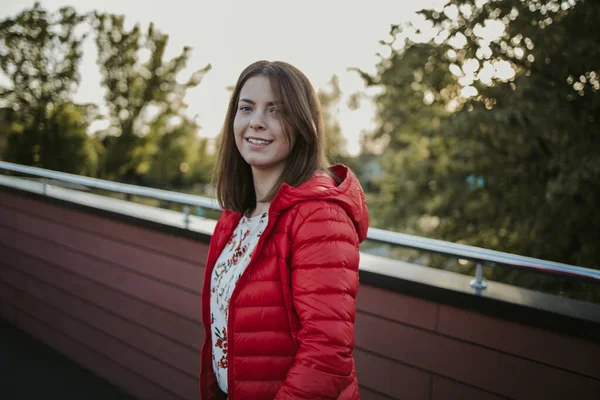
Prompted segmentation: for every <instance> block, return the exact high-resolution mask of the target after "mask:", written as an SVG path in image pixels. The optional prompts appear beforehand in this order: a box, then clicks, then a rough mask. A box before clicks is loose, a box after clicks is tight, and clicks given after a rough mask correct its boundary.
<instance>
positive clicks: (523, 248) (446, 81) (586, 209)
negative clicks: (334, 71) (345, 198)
mask: <svg viewBox="0 0 600 400" xmlns="http://www.w3.org/2000/svg"><path fill="white" fill-rule="evenodd" d="M478 4H479V3H478ZM421 15H422V16H423V17H424V22H425V24H426V23H429V26H430V27H432V28H434V31H435V32H434V34H433V35H432V36H431V37H430V38H423V34H422V33H421V34H420V33H419V31H418V30H417V28H415V26H412V25H407V26H404V27H400V26H393V27H392V29H391V31H390V35H391V40H390V41H389V42H387V45H388V46H389V48H390V50H391V54H390V56H389V57H385V58H382V61H381V63H380V64H379V66H378V72H377V73H376V74H375V75H373V76H370V75H368V74H365V73H361V75H362V76H363V78H364V79H365V81H366V82H367V84H369V85H378V86H382V87H383V89H384V90H383V91H382V92H381V94H380V95H379V96H378V97H377V99H376V101H377V106H378V117H379V124H378V126H379V128H378V130H377V131H376V132H375V135H374V137H375V138H378V137H379V138H384V139H386V140H388V141H389V145H388V146H387V148H386V151H385V152H384V154H383V155H382V161H381V163H382V165H383V168H384V170H385V171H386V173H385V175H384V178H383V179H382V180H381V181H380V182H379V184H378V193H377V199H376V200H375V205H376V206H375V207H372V210H373V211H374V217H375V221H376V223H377V224H378V225H379V226H381V227H383V228H391V229H398V230H402V231H408V232H413V233H417V234H422V235H427V236H431V237H436V238H442V239H444V240H449V241H455V242H461V243H469V244H473V245H478V246H482V247H487V248H492V249H497V250H502V251H507V252H512V253H517V254H524V255H528V256H533V257H539V258H543V259H549V260H554V261H559V262H566V263H570V264H576V265H582V266H587V267H596V268H597V267H598V266H599V265H600V248H599V247H598V246H597V240H598V226H600V213H599V212H598V211H597V204H599V203H600V137H599V135H598V133H599V132H600V129H599V126H598V118H599V115H600V112H599V111H600V110H599V107H600V93H599V91H600V84H599V81H598V79H599V76H600V70H599V66H598V62H597V60H598V59H600V54H599V53H600V47H599V46H598V43H600V32H599V31H598V29H596V26H597V25H598V23H600V5H599V4H598V3H597V2H591V1H578V2H574V5H570V4H569V3H566V2H560V1H553V0H545V1H544V0H538V1H534V0H530V1H520V0H495V1H489V2H487V3H485V4H483V5H482V6H481V7H477V6H476V5H475V2H473V1H470V0H453V1H451V2H450V3H449V4H448V5H447V6H446V7H445V9H444V10H443V11H441V12H440V10H424V11H422V12H421ZM493 21H496V24H497V25H498V24H501V25H500V26H502V25H503V26H504V31H503V32H502V33H501V35H500V36H499V37H497V38H496V39H494V40H492V42H490V43H488V41H486V40H485V38H484V37H483V36H485V34H484V31H482V28H484V27H490V26H494V22H493ZM460 42H462V43H460ZM494 274H495V275H496V276H497V277H499V278H505V279H508V280H509V281H510V282H512V283H524V284H527V285H529V286H532V287H541V286H543V287H550V288H552V289H553V290H556V291H562V290H565V288H568V287H570V286H569V285H570V284H563V283H560V284H559V283H556V282H553V281H552V282H551V281H550V280H548V279H544V278H539V277H536V278H531V277H527V278H523V279H521V278H519V276H517V275H514V274H513V273H512V272H511V273H510V276H507V274H508V273H507V272H506V271H505V270H502V269H495V270H494ZM520 281H522V282H520Z"/></svg>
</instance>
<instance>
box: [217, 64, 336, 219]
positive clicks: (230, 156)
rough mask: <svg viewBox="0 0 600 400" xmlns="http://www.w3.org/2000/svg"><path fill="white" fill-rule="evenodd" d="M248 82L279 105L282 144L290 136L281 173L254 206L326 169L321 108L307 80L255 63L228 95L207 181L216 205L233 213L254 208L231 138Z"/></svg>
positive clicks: (282, 67) (244, 166) (246, 169)
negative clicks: (263, 81) (263, 87)
mask: <svg viewBox="0 0 600 400" xmlns="http://www.w3.org/2000/svg"><path fill="white" fill-rule="evenodd" d="M254 76H265V77H267V78H268V79H269V81H270V83H271V87H272V88H273V94H274V95H275V97H276V99H275V100H276V101H279V102H281V105H282V111H283V112H282V113H281V117H280V118H282V126H283V129H284V133H285V135H286V137H287V138H288V141H289V139H290V135H291V133H292V132H294V133H295V134H296V143H295V144H294V147H293V148H292V149H291V151H290V154H289V155H288V157H287V158H286V160H285V168H284V171H283V173H282V174H281V176H280V177H279V180H278V181H277V182H276V183H275V185H274V186H273V188H271V190H270V191H269V193H267V195H266V196H265V197H264V198H262V199H259V200H260V201H264V202H268V201H272V200H273V198H274V197H275V195H276V194H277V191H278V190H279V187H280V186H281V185H282V184H283V183H287V184H289V185H290V186H293V187H296V186H298V185H300V184H301V183H303V182H305V181H306V180H308V179H310V178H311V177H312V176H313V175H314V174H315V173H316V172H317V171H325V170H326V168H327V167H328V166H329V164H328V162H327V157H326V156H325V137H324V134H323V122H322V118H321V106H320V104H319V100H318V98H317V95H316V93H315V90H314V89H313V87H312V85H311V83H310V81H309V80H308V78H307V77H306V76H305V75H304V74H303V73H302V72H301V71H300V70H298V69H297V68H296V67H294V66H292V65H290V64H288V63H285V62H282V61H272V62H271V61H257V62H255V63H253V64H251V65H249V66H248V67H246V69H244V70H243V71H242V73H241V74H240V76H239V78H238V81H237V83H236V85H235V88H234V90H233V93H232V95H231V99H230V101H229V107H228V108H227V114H226V116H225V123H224V125H223V132H222V135H221V142H220V147H219V152H218V156H217V165H216V168H215V173H214V175H213V186H214V187H215V189H216V194H217V199H218V200H219V204H220V205H221V207H223V208H225V209H228V210H233V211H237V212H246V211H247V210H251V209H254V208H255V207H256V192H255V189H254V180H253V179H252V169H251V167H250V165H249V164H248V163H247V162H246V161H245V160H244V158H243V157H242V155H241V154H240V152H239V150H238V148H237V146H236V144H235V137H234V132H233V121H234V118H235V114H236V112H237V108H238V107H237V104H238V102H239V96H240V91H241V90H242V87H243V86H244V84H245V83H246V81H247V80H248V79H250V78H252V77H254Z"/></svg>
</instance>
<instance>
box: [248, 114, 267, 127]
mask: <svg viewBox="0 0 600 400" xmlns="http://www.w3.org/2000/svg"><path fill="white" fill-rule="evenodd" d="M264 127H265V125H264V123H263V121H262V118H261V117H260V115H258V113H257V114H255V115H254V116H253V117H252V120H250V128H251V129H254V130H260V129H263V128H264Z"/></svg>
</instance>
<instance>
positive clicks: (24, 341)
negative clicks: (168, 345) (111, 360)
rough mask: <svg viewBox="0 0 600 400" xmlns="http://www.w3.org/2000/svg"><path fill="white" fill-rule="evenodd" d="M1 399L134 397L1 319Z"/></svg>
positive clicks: (129, 399) (116, 399) (115, 399)
mask: <svg viewBox="0 0 600 400" xmlns="http://www.w3.org/2000/svg"><path fill="white" fill-rule="evenodd" d="M0 399H2V400H30V399H32V400H33V399H36V400H38V399H44V400H54V399H57V400H58V399H61V400H63V399H64V400H67V399H77V400H101V399H102V400H107V399H110V400H134V398H133V397H131V396H129V395H127V394H125V393H123V392H122V391H121V390H119V389H118V388H116V387H115V386H113V385H111V384H110V383H109V382H107V381H105V380H104V379H102V378H100V377H98V376H96V375H94V374H93V373H92V372H90V371H88V370H87V369H85V368H83V367H81V366H80V365H78V364H76V363H75V362H73V361H71V360H70V359H68V358H67V357H65V356H63V355H62V354H60V353H59V352H57V351H55V350H53V349H51V348H50V347H48V346H46V345H44V344H43V343H41V342H39V341H37V340H36V339H34V338H33V337H31V336H30V335H29V334H27V333H25V332H23V331H21V330H19V329H17V328H15V327H14V326H12V325H10V324H8V323H7V322H6V321H4V320H2V319H0Z"/></svg>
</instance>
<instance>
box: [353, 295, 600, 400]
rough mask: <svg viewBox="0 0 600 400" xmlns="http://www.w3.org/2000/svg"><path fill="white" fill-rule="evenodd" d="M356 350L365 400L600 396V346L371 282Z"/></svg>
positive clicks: (360, 307) (362, 299)
mask: <svg viewBox="0 0 600 400" xmlns="http://www.w3.org/2000/svg"><path fill="white" fill-rule="evenodd" d="M356 352H357V361H358V362H359V364H358V365H357V368H358V372H359V379H360V384H361V386H362V387H364V388H365V389H369V390H371V391H373V392H376V394H373V395H372V396H371V394H370V393H369V396H363V398H365V399H370V398H373V399H379V398H381V396H387V397H384V398H393V399H415V400H416V399H419V400H422V399H432V400H439V399H596V398H600V367H599V366H598V360H599V359H600V346H599V345H598V344H596V343H592V342H587V341H584V340H580V339H576V338H571V337H566V336H562V335H558V334H555V333H552V332H547V331H544V330H541V329H536V328H532V327H528V326H525V325H521V324H517V323H514V322H509V321H505V320H500V319H496V318H492V317H489V316H486V315H482V314H478V313H474V312H471V311H466V310H463V309H458V308H455V307H451V306H448V305H446V304H439V303H435V302H431V301H427V300H423V299H418V298H414V297H409V296H405V295H403V294H400V293H391V292H389V291H386V290H383V289H379V288H374V287H370V286H367V285H362V286H361V288H360V290H359V297H358V303H357V318H356ZM361 363H362V364H361Z"/></svg>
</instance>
